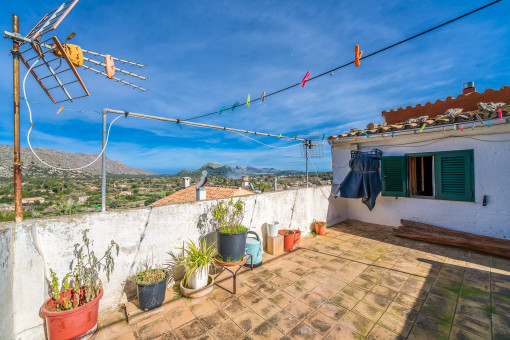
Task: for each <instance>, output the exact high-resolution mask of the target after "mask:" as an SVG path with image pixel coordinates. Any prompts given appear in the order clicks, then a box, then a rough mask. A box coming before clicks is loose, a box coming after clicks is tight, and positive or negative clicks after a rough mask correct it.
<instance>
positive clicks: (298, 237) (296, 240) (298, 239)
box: [290, 229, 301, 245]
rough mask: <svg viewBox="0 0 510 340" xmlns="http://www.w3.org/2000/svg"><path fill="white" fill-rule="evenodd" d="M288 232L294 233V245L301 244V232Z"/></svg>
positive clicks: (294, 230) (295, 230) (296, 230)
mask: <svg viewBox="0 0 510 340" xmlns="http://www.w3.org/2000/svg"><path fill="white" fill-rule="evenodd" d="M290 231H293V232H294V245H298V244H301V230H299V229H290Z"/></svg>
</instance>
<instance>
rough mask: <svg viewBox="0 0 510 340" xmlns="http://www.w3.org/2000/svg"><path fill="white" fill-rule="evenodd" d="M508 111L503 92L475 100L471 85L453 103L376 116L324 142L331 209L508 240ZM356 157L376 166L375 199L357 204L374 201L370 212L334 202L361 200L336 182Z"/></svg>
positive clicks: (508, 98)
mask: <svg viewBox="0 0 510 340" xmlns="http://www.w3.org/2000/svg"><path fill="white" fill-rule="evenodd" d="M509 104H510V87H508V86H505V87H502V88H501V89H500V90H497V91H496V90H493V89H488V90H486V91H485V92H483V93H478V92H476V89H475V86H474V83H473V82H470V83H466V84H464V90H463V93H462V94H460V95H459V96H457V98H453V97H448V98H446V100H437V101H436V102H434V103H430V102H429V103H427V104H425V105H417V106H415V107H411V106H408V107H407V108H405V109H404V108H399V109H398V110H391V111H390V112H387V111H383V112H382V116H383V118H384V119H385V122H383V123H382V124H378V125H377V124H373V123H372V124H369V125H368V126H367V128H366V129H364V130H357V129H351V131H350V132H348V133H344V134H340V135H336V136H331V137H329V138H328V142H329V144H330V145H331V148H332V161H333V164H334V165H333V178H334V183H335V184H336V186H334V188H333V194H334V195H335V196H337V198H336V200H335V201H336V202H334V203H333V204H334V205H336V206H337V210H338V211H339V212H340V213H341V214H343V215H344V217H345V218H351V219H357V220H361V221H366V222H372V223H379V224H385V225H392V226H398V225H399V224H400V220H401V219H408V220H413V221H419V222H423V223H427V224H432V225H436V226H439V227H444V228H449V229H453V230H459V231H463V232H469V233H474V234H481V235H486V236H493V237H497V238H504V239H508V238H510V228H509V222H508V221H509V218H510V214H509V213H508V193H509V192H510V181H508V178H507V176H508V174H509V173H510V163H509V162H508V155H509V152H510V124H508V123H509V122H510V117H509V114H510V105H509ZM363 155H365V156H372V157H369V158H375V159H378V160H380V166H381V169H380V179H379V177H378V176H379V174H378V172H377V181H379V183H380V184H379V185H380V189H379V190H380V192H381V195H380V196H379V197H377V194H378V190H373V191H372V192H369V193H368V196H371V197H368V198H367V197H365V198H364V199H363V201H366V200H367V199H368V200H375V201H373V202H375V206H372V207H371V208H373V210H372V209H371V210H369V209H368V208H367V207H366V206H365V205H363V204H362V202H361V201H360V200H358V199H356V200H354V199H350V198H342V197H340V196H343V197H362V196H367V194H363V193H361V192H359V193H352V192H350V193H349V192H347V191H348V190H351V189H349V188H348V186H349V187H352V186H353V183H347V182H349V181H350V179H349V180H347V181H346V182H344V183H342V182H343V181H344V179H345V178H346V176H347V175H348V173H349V170H350V168H349V161H350V160H351V159H353V158H356V157H359V156H363ZM378 165H379V163H378V162H377V167H378ZM377 171H379V170H378V169H377ZM377 181H375V182H374V183H375V184H372V186H373V187H377V185H378V184H377ZM340 183H342V185H340ZM356 185H358V184H356ZM356 185H354V186H356ZM360 185H363V184H360ZM342 186H343V187H344V188H343V189H344V190H343V192H342ZM358 187H359V185H358ZM376 189H377V188H376ZM351 191H352V190H351Z"/></svg>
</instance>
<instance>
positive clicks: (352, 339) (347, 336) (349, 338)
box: [324, 324, 365, 340]
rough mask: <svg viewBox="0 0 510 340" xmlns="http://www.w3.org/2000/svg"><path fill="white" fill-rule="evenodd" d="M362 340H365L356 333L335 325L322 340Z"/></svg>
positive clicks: (343, 326)
mask: <svg viewBox="0 0 510 340" xmlns="http://www.w3.org/2000/svg"><path fill="white" fill-rule="evenodd" d="M340 339H341V340H362V339H365V338H364V337H363V336H361V335H360V334H359V333H356V332H355V331H353V330H352V329H350V328H349V327H347V326H346V325H342V324H337V325H336V326H335V327H333V328H332V329H331V331H330V332H329V333H328V335H326V337H325V338H324V340H340Z"/></svg>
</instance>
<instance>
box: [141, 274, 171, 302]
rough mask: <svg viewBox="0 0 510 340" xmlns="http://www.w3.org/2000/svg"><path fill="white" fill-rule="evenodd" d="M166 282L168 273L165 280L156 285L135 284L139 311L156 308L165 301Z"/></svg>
mask: <svg viewBox="0 0 510 340" xmlns="http://www.w3.org/2000/svg"><path fill="white" fill-rule="evenodd" d="M167 280H168V273H167V274H166V276H165V278H164V279H163V280H161V281H159V282H156V283H150V284H148V285H143V284H137V286H138V302H139V303H140V309H141V310H143V311H148V310H151V309H154V308H157V307H159V306H161V305H162V304H163V301H165V292H166V281H167Z"/></svg>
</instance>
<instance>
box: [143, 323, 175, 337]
mask: <svg viewBox="0 0 510 340" xmlns="http://www.w3.org/2000/svg"><path fill="white" fill-rule="evenodd" d="M170 330H171V329H170V325H169V323H168V322H167V320H166V319H165V318H159V319H157V320H155V321H153V322H151V323H147V324H145V325H143V326H141V327H138V330H137V333H138V335H139V336H140V337H141V338H142V339H154V338H157V337H158V336H161V335H163V334H164V333H167V332H170Z"/></svg>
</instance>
